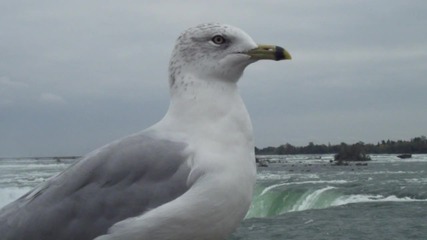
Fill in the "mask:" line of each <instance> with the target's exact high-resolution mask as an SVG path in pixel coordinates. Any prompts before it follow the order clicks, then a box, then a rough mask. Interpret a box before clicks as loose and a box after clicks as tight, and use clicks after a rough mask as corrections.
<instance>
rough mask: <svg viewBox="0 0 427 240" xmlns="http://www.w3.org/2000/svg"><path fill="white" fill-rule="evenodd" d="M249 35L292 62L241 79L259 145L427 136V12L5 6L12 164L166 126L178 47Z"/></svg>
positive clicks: (0, 106) (172, 4) (206, 4)
mask: <svg viewBox="0 0 427 240" xmlns="http://www.w3.org/2000/svg"><path fill="white" fill-rule="evenodd" d="M204 22H222V23H228V24H231V25H235V26H238V27H240V28H242V29H243V30H245V31H246V32H247V33H248V34H249V35H251V36H252V37H253V39H254V40H255V41H256V42H259V43H269V44H276V45H280V46H283V47H285V48H286V49H287V50H288V51H289V52H290V53H291V54H292V56H293V58H294V59H293V60H292V61H282V62H273V61H263V62H258V63H256V64H253V65H250V66H249V67H248V68H247V69H246V71H245V74H244V76H243V78H242V79H241V81H240V83H239V84H240V88H241V93H242V96H243V98H244V100H245V102H246V105H247V108H248V110H249V112H250V114H251V117H252V121H253V125H254V129H255V138H256V145H257V146H258V147H266V146H278V145H281V144H284V143H291V144H294V145H306V144H307V143H308V142H310V141H312V142H314V143H326V144H327V143H328V142H330V143H332V144H334V143H340V142H343V141H344V142H347V143H352V142H357V141H364V142H366V143H371V142H372V143H376V142H377V141H379V140H382V139H393V140H397V139H410V138H412V137H416V136H421V135H427V107H426V106H427V79H426V76H427V30H426V29H427V28H426V26H427V1H424V0H420V1H416V0H412V1H403V0H402V1H396V0H394V1H393V0H387V1H386V0H378V1H372V0H357V1H356V0H355V1H337V0H324V1H318V0H306V1H299V0H294V1H285V0H283V1H273V0H271V1H265V0H264V1H229V0H228V1H222V0H216V1H203V2H202V1H141V0H139V1H129V0H121V1H106V0H102V1H101V0H99V1H86V0H85V1H83V0H73V1H48V0H39V1H30V0H3V1H1V2H0V156H35V155H69V154H71V155H74V154H76V155H80V154H84V153H87V152H89V151H91V150H93V149H94V148H96V147H99V146H101V145H103V144H105V143H108V142H110V141H112V140H114V139H116V138H119V137H122V136H125V135H128V134H130V133H133V132H136V131H139V130H142V129H144V128H146V127H148V126H150V125H151V124H153V123H155V122H156V121H158V120H159V119H160V118H161V117H162V116H163V115H164V113H165V111H166V109H167V107H168V104H169V95H168V83H167V82H168V81H167V64H168V61H169V57H170V53H171V50H172V48H173V45H174V42H175V39H176V38H177V36H178V35H179V34H180V33H181V32H182V31H183V30H185V29H186V28H188V27H191V26H194V25H197V24H199V23H204Z"/></svg>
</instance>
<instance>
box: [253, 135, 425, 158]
mask: <svg viewBox="0 0 427 240" xmlns="http://www.w3.org/2000/svg"><path fill="white" fill-rule="evenodd" d="M352 146H354V147H357V148H358V149H362V150H363V152H364V153H370V154H394V153H395V154H398V153H411V154H413V153H427V139H426V137H425V136H421V137H416V138H413V139H411V140H409V141H406V140H398V141H391V140H382V141H381V142H378V143H377V144H371V143H368V144H365V143H363V142H358V143H355V144H352V145H349V144H347V143H341V144H338V145H331V144H328V145H325V144H320V145H318V144H314V143H313V142H310V143H308V145H307V146H302V147H298V146H293V145H291V144H289V143H286V144H283V145H280V146H278V147H266V148H262V149H259V148H255V153H256V154H259V155H284V154H328V153H329V154H334V153H339V152H340V151H341V150H342V149H343V148H348V147H352Z"/></svg>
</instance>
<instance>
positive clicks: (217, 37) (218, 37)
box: [211, 35, 226, 45]
mask: <svg viewBox="0 0 427 240" xmlns="http://www.w3.org/2000/svg"><path fill="white" fill-rule="evenodd" d="M211 41H212V42H213V43H215V44H218V45H220V44H224V43H225V42H226V40H225V38H224V37H223V36H221V35H215V36H214V37H213V38H212V39H211Z"/></svg>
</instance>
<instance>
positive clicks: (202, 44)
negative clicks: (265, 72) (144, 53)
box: [169, 23, 257, 86]
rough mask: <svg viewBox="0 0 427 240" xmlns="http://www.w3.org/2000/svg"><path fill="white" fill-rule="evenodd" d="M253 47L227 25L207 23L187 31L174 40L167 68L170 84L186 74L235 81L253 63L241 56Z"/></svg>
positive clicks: (250, 40) (247, 57)
mask: <svg viewBox="0 0 427 240" xmlns="http://www.w3.org/2000/svg"><path fill="white" fill-rule="evenodd" d="M255 47H257V45H256V44H255V42H254V41H253V40H252V38H251V37H250V36H249V35H247V34H246V33H245V32H244V31H242V30H240V29H239V28H236V27H233V26H230V25H226V24H219V23H207V24H201V25H198V26H195V27H192V28H189V29H187V30H186V31H184V32H183V33H182V34H181V35H180V36H179V37H178V39H177V41H176V45H175V48H174V50H173V53H172V57H171V60H170V65H169V81H170V85H171V86H173V85H174V84H175V82H176V81H179V79H180V78H183V77H184V76H185V75H186V74H192V75H195V76H196V77H197V78H200V79H221V80H227V81H237V80H238V79H239V77H240V76H241V74H242V73H243V70H244V68H245V67H246V66H247V65H248V64H250V63H252V62H254V61H255V60H253V59H250V57H249V56H247V55H245V54H242V53H243V52H246V51H248V50H250V49H253V48H255Z"/></svg>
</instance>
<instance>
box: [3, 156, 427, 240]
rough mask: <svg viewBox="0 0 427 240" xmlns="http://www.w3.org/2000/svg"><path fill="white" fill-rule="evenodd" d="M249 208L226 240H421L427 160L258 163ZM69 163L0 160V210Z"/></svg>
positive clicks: (425, 227)
mask: <svg viewBox="0 0 427 240" xmlns="http://www.w3.org/2000/svg"><path fill="white" fill-rule="evenodd" d="M260 157H261V158H264V159H266V160H268V161H269V164H268V167H262V168H259V169H258V182H257V185H256V187H255V193H254V199H253V203H252V206H251V208H250V210H249V212H248V214H247V216H246V219H245V220H244V221H243V223H242V225H241V226H240V227H239V229H237V231H236V232H235V233H234V234H233V235H232V236H231V237H230V238H229V240H237V239H254V240H255V239H294V240H306V239H316V240H319V239H337V240H338V239H340V240H341V239H357V240H359V239H375V240H380V239H384V240H385V239H387V240H390V239H420V240H421V239H422V240H425V239H427V155H414V156H413V158H411V159H405V160H401V159H399V158H397V157H396V156H395V155H373V156H371V157H372V159H373V160H372V161H370V162H368V165H367V166H356V165H355V164H354V163H353V164H351V165H350V166H333V165H331V164H330V163H329V160H331V159H332V156H331V155H321V156H311V155H296V156H268V157H267V156H260ZM71 162H72V161H61V162H58V161H55V160H48V159H44V160H43V159H42V160H33V159H26V160H12V159H10V160H8V159H4V160H0V207H2V206H4V205H5V204H7V203H8V202H11V201H13V200H14V199H16V198H18V197H19V196H20V195H22V194H24V193H25V192H26V191H28V190H29V189H31V188H32V187H34V186H36V185H37V184H38V183H40V182H43V181H45V180H46V179H47V178H49V177H50V176H52V175H54V174H56V173H58V172H60V171H62V170H64V169H65V168H66V167H67V166H68V165H69V164H70V163H71Z"/></svg>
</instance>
